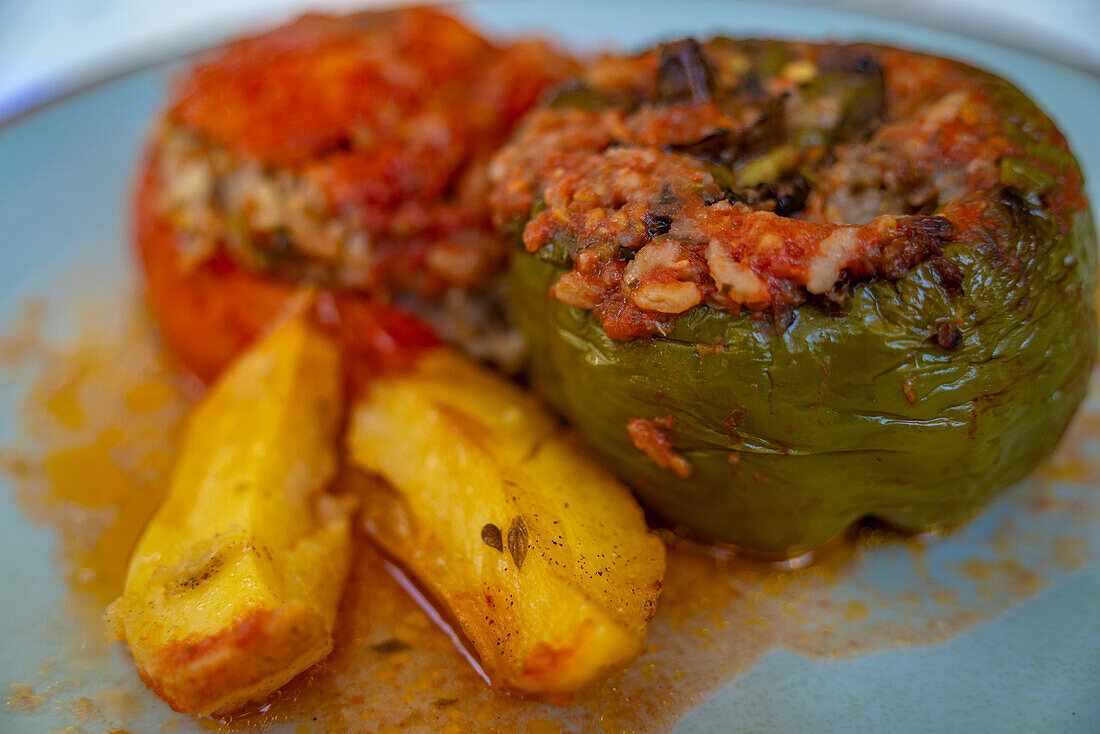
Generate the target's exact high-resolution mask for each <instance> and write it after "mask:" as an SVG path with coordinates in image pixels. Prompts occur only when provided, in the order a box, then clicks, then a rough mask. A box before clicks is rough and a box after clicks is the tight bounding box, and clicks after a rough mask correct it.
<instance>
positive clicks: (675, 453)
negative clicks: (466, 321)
mask: <svg viewBox="0 0 1100 734" xmlns="http://www.w3.org/2000/svg"><path fill="white" fill-rule="evenodd" d="M492 177H493V184H494V189H493V193H492V207H493V215H494V217H495V221H496V223H497V225H498V227H499V228H500V229H501V230H502V231H504V232H506V233H510V234H511V235H512V236H513V237H514V238H516V239H518V240H521V241H522V248H521V250H520V252H518V253H517V254H516V256H515V258H514V261H513V265H512V274H511V278H512V283H511V284H512V289H513V299H514V304H515V309H514V310H515V318H516V320H517V322H518V325H519V327H520V330H521V331H522V333H523V334H524V336H525V338H526V339H527V342H528V347H529V372H530V376H531V380H532V382H533V384H534V386H535V387H536V388H537V389H538V390H540V391H541V392H543V393H544V394H545V395H546V397H547V398H548V399H549V401H550V402H551V403H552V404H553V405H554V406H555V407H556V408H557V410H558V411H559V412H560V413H561V414H562V415H563V416H564V417H565V418H566V419H567V420H568V421H569V422H570V423H572V424H573V425H574V426H576V428H577V429H578V430H580V431H581V432H582V433H583V434H584V436H585V437H586V438H587V440H588V442H589V443H590V445H591V446H592V449H593V450H594V451H595V452H596V453H597V454H598V455H599V456H600V457H601V458H602V459H603V460H604V461H605V462H607V463H608V465H609V466H611V467H612V468H614V469H615V470H616V471H617V472H618V473H619V474H620V475H621V476H623V477H624V478H625V479H626V480H627V481H628V482H629V483H630V484H631V485H632V486H633V487H634V489H635V490H636V492H637V494H638V496H639V498H640V499H641V500H642V501H643V503H644V504H646V505H647V506H648V507H649V508H650V510H651V511H652V512H654V513H655V514H656V515H657V516H659V517H661V518H663V519H664V520H666V521H668V522H670V523H672V524H674V525H679V526H683V527H684V528H686V529H688V530H690V531H693V532H694V533H697V534H700V535H703V536H706V537H709V538H712V539H717V540H721V541H725V542H728V543H732V544H735V545H738V546H743V547H747V548H752V549H756V550H759V551H764V552H767V553H772V554H778V555H784V556H786V555H792V554H797V553H800V552H804V551H806V550H809V549H812V548H815V547H817V546H820V545H821V544H823V543H825V542H826V541H828V540H829V539H830V538H833V537H834V536H836V535H838V534H839V533H841V532H843V531H844V530H845V528H847V527H848V526H849V525H850V524H851V523H853V522H855V521H857V520H859V519H861V518H865V517H874V518H877V519H880V520H882V521H885V522H887V523H890V524H892V525H894V526H897V527H899V528H903V529H910V530H919V529H926V528H930V527H937V526H944V525H950V524H953V523H957V522H959V521H961V520H963V519H965V518H967V517H968V516H970V515H971V514H972V513H973V512H974V511H975V510H976V509H977V508H979V507H980V506H981V505H982V504H983V503H984V502H986V501H987V500H988V499H989V498H990V497H991V496H992V495H993V494H994V493H995V492H997V491H998V490H1000V489H1002V488H1004V487H1006V486H1008V485H1009V484H1011V483H1013V482H1015V481H1017V480H1019V479H1021V478H1022V477H1024V476H1026V475H1027V474H1028V473H1029V472H1030V471H1032V470H1033V469H1034V468H1035V467H1036V465H1037V464H1038V463H1039V462H1041V461H1042V460H1043V459H1044V458H1045V457H1046V456H1047V455H1048V454H1049V453H1050V452H1051V450H1052V449H1053V447H1054V446H1055V444H1056V443H1057V441H1058V439H1059V437H1060V436H1061V435H1062V433H1063V431H1064V430H1065V428H1066V426H1067V424H1068V422H1069V420H1070V419H1071V417H1072V415H1073V413H1074V411H1075V409H1076V407H1077V406H1078V404H1079V403H1080V401H1081V400H1082V398H1083V396H1084V394H1085V390H1086V384H1087V381H1088V376H1089V374H1090V371H1091V366H1092V363H1093V358H1094V354H1095V352H1096V346H1097V336H1096V316H1095V304H1094V290H1095V270H1096V235H1095V230H1094V226H1093V222H1092V219H1091V215H1090V212H1089V209H1088V203H1087V201H1086V199H1085V198H1084V195H1083V193H1082V178H1081V172H1080V169H1079V168H1078V165H1077V163H1076V161H1075V159H1074V158H1073V156H1072V155H1071V153H1070V152H1069V150H1068V147H1067V144H1066V142H1065V140H1064V138H1063V137H1062V135H1061V134H1060V133H1059V132H1058V130H1057V129H1056V127H1055V126H1054V124H1053V123H1052V122H1051V121H1050V120H1049V119H1048V118H1047V117H1046V116H1045V115H1044V114H1043V113H1042V112H1041V111H1040V110H1039V109H1038V108H1037V107H1036V106H1035V104H1034V103H1032V102H1031V101H1030V100H1029V99H1028V98H1027V97H1026V96H1025V95H1024V94H1023V93H1022V92H1020V91H1019V90H1017V89H1016V88H1015V87H1013V86H1012V85H1011V84H1009V83H1008V82H1005V81H1004V80H1001V79H999V78H997V77H994V76H992V75H990V74H988V73H985V72H982V71H979V70H976V69H974V68H971V67H968V66H966V65H963V64H960V63H957V62H953V61H949V60H944V59H939V58H934V57H931V56H926V55H922V54H917V53H913V52H908V51H904V50H899V49H891V48H883V47H876V46H865V45H861V46H838V45H814V44H804V43H784V42H774V41H735V40H730V39H725V38H716V39H713V40H711V41H709V42H707V43H705V44H699V43H697V42H695V41H691V40H682V41H677V42H674V43H669V44H664V45H661V46H659V47H657V48H656V49H653V50H650V51H647V52H645V53H642V54H640V55H637V56H632V57H627V58H608V59H604V60H602V61H600V62H598V63H596V64H594V65H593V66H590V67H589V68H587V69H586V70H585V71H584V72H583V73H582V75H581V76H579V77H578V78H577V79H575V80H574V81H573V82H570V83H567V84H566V85H565V86H563V87H561V88H560V89H559V90H558V92H557V93H556V94H555V95H554V96H553V97H552V98H551V99H550V100H549V101H548V103H547V105H545V107H544V108H543V109H540V110H538V111H536V112H534V113H532V114H531V115H529V116H528V118H527V120H526V121H525V123H524V124H523V125H522V126H521V128H520V130H519V131H518V133H517V134H516V135H515V136H514V137H513V139H512V140H511V142H510V143H509V145H508V146H507V147H506V148H505V149H504V150H503V151H501V153H499V154H498V156H497V158H496V159H495V161H494V163H493V166H492Z"/></svg>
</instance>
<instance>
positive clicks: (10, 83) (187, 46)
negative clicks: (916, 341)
mask: <svg viewBox="0 0 1100 734" xmlns="http://www.w3.org/2000/svg"><path fill="white" fill-rule="evenodd" d="M511 1H512V2H522V0H511ZM590 1H592V2H598V0H590ZM760 1H763V0H760ZM670 2H675V0H670ZM780 2H785V3H787V4H790V5H792V6H799V5H806V6H809V5H813V6H817V7H829V8H833V9H838V10H845V11H848V12H854V13H861V14H867V15H873V16H878V17H882V18H889V19H894V20H901V21H904V22H907V23H911V24H915V25H921V26H925V27H929V28H935V29H939V30H946V31H951V32H953V33H957V34H962V35H968V36H972V37H975V38H980V39H982V40H985V41H993V42H996V43H999V44H1001V45H1004V46H1010V47H1014V48H1017V49H1020V50H1024V51H1029V52H1031V53H1034V54H1037V55H1040V56H1045V57H1047V58H1051V59H1055V60H1058V61H1061V62H1062V63H1065V64H1068V65H1071V66H1075V67H1077V68H1079V69H1083V70H1086V71H1089V72H1091V73H1094V74H1100V0H818V1H817V2H815V1H814V0H780ZM372 4H374V5H380V4H383V3H381V2H378V0H0V119H2V118H4V117H7V116H10V115H12V114H15V113H17V112H19V111H21V110H24V109H27V108H29V107H31V106H33V105H35V104H37V103H39V102H42V101H45V100H47V99H49V98H51V97H54V96H56V95H58V94H61V93H64V92H65V91H68V90H70V89H73V88H75V87H79V86H81V85H83V84H86V83H88V82H90V81H94V80H96V79H99V78H102V77H104V76H109V75H111V74H116V73H120V72H122V71H125V70H127V69H129V68H133V67H134V66H136V65H139V64H143V63H149V62H152V61H156V60H160V59H164V58H170V57H172V56H175V55H178V54H181V53H183V52H186V51H189V50H192V49H193V48H194V47H195V45H196V44H197V43H205V42H212V41H215V40H219V39H221V38H224V37H226V36H228V35H232V34H233V33H235V32H239V31H241V30H243V29H246V28H250V27H255V26H256V25H257V24H261V25H262V24H266V23H269V22H275V21H277V20H279V19H282V18H286V17H288V16H291V15H293V14H295V13H298V12H301V11H302V10H305V9H309V8H331V7H335V8H350V7H364V6H367V5H372ZM385 4H393V3H392V2H387V3H385ZM792 12H797V7H793V8H792Z"/></svg>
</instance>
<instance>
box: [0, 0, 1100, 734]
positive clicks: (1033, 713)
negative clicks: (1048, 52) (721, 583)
mask: <svg viewBox="0 0 1100 734" xmlns="http://www.w3.org/2000/svg"><path fill="white" fill-rule="evenodd" d="M468 11H469V13H470V14H471V15H472V16H474V17H475V18H476V19H477V20H478V21H480V22H481V23H482V24H483V25H484V26H486V27H487V28H489V29H491V30H494V31H500V32H512V31H516V30H520V29H522V30H529V31H537V32H540V33H546V34H552V35H555V36H557V37H559V38H561V39H564V40H566V41H568V42H569V43H570V44H573V45H575V46H577V47H583V48H591V47H594V46H600V45H616V46H627V47H636V46H640V45H643V44H646V43H649V42H651V41H653V40H656V39H660V38H667V37H670V36H676V35H681V34H695V35H708V34H713V33H717V32H728V33H731V34H735V35H758V36H773V37H784V36H788V37H789V36H802V37H808V38H832V39H842V40H843V39H865V40H873V41H879V42H885V43H895V44H900V45H905V46H909V47H913V48H918V49H922V50H928V51H932V52H935V53H940V54H944V55H949V56H954V57H956V58H960V59H964V60H967V61H970V62H972V63H974V64H977V65H980V66H983V67H985V68H988V69H990V70H991V71H993V72H995V73H998V74H1001V75H1003V76H1005V77H1007V78H1008V79H1010V80H1012V81H1014V82H1016V83H1017V84H1018V85H1019V86H1021V87H1022V88H1023V89H1024V90H1025V91H1026V92H1028V93H1029V94H1031V95H1032V96H1033V98H1035V99H1036V100H1037V101H1038V102H1039V103H1040V104H1041V105H1042V106H1043V107H1044V108H1045V109H1046V110H1047V111H1048V112H1049V113H1050V114H1051V116H1052V117H1053V118H1055V120H1056V121H1057V122H1058V124H1059V125H1060V126H1061V128H1062V130H1063V131H1064V132H1065V133H1066V135H1067V137H1068V138H1069V140H1070V142H1071V145H1072V147H1073V149H1074V150H1075V152H1076V153H1077V155H1078V156H1079V158H1080V160H1081V161H1082V163H1083V164H1084V167H1085V170H1086V175H1087V177H1088V180H1089V182H1090V188H1089V191H1090V193H1091V198H1092V200H1093V201H1100V195H1098V194H1100V191H1098V189H1097V185H1098V184H1100V133H1098V132H1097V130H1098V121H1100V82H1098V80H1097V79H1095V78H1092V77H1089V76H1087V75H1084V74H1082V73H1080V72H1075V71H1072V70H1069V69H1067V68H1064V67H1061V66H1058V65H1056V64H1054V63H1051V62H1047V61H1042V60H1039V59H1036V58H1032V57H1029V56H1025V55H1022V54H1019V53H1015V52H1012V51H1009V50H1006V49H1002V48H998V47H995V46H991V45H987V44H982V43H978V42H974V41H970V40H966V39H962V38H958V37H953V36H949V35H945V34H941V33H935V32H931V31H925V30H919V29H914V28H908V27H904V26H900V25H896V24H891V23H887V22H881V21H875V20H870V19H866V18H859V17H855V16H850V15H844V14H838V13H831V12H821V11H814V10H808V9H795V8H770V7H767V6H765V5H755V4H738V3H724V2H671V1H668V2H647V1H645V0H631V1H629V2H601V3H595V2H591V3H586V2H566V3H563V2H549V1H548V2H532V3H527V2H523V3H520V2H497V3H475V4H472V5H470V6H468ZM201 41H202V39H196V46H197V45H199V44H200V43H201ZM166 74H167V70H166V69H165V68H164V67H158V68H152V69H149V70H145V71H140V72H137V73H135V74H133V75H130V76H126V77H124V78H121V79H118V80H116V81H111V82H108V83H104V84H102V85H100V86H97V87H95V88H93V89H90V90H88V91H85V92H83V93H80V94H78V95H76V96H73V97H71V98H68V99H65V100H62V101H59V102H57V103H54V104H51V105H49V106H47V107H46V108H44V109H41V110H39V111H37V112H34V113H33V114H30V115H28V116H25V117H23V118H22V119H19V120H17V121H14V122H10V123H8V124H6V125H5V126H4V127H3V128H0V251H2V253H3V263H2V267H0V303H2V305H3V308H4V309H5V311H4V313H5V314H8V318H10V317H11V315H12V314H14V312H15V309H16V308H17V306H18V304H19V303H21V302H22V301H23V300H24V299H25V298H27V297H28V296H32V295H43V294H47V295H49V294H50V287H51V284H53V283H55V282H57V281H55V279H54V278H55V277H56V276H59V275H62V274H64V275H68V276H70V277H69V281H68V282H71V274H72V270H73V268H74V267H76V264H78V263H79V264H80V266H81V267H82V268H86V270H85V272H86V278H87V279H88V280H96V279H102V280H103V283H102V284H103V285H106V286H107V287H108V288H111V287H114V286H113V283H114V282H115V281H117V282H118V283H119V287H120V288H121V289H124V285H125V284H127V283H129V282H130V278H129V276H128V275H125V273H128V272H129V268H130V265H129V263H128V248H127V232H126V218H125V205H126V200H127V196H128V191H129V189H128V187H129V183H130V176H131V174H132V172H133V170H134V167H135V156H136V154H137V151H138V145H139V142H140V140H141V139H142V137H143V135H144V133H145V132H146V129H147V127H148V125H149V121H150V119H151V118H152V116H153V115H154V113H155V111H156V110H157V107H158V104H159V102H160V100H161V90H162V88H163V86H164V83H165V79H166ZM20 389H21V387H20V385H19V383H18V382H16V381H14V380H13V379H11V378H10V376H6V375H5V376H4V377H3V380H2V381H0V411H2V412H0V442H3V443H10V442H11V441H13V440H14V439H15V438H16V436H17V432H16V426H15V419H14V411H15V408H16V406H18V405H19V403H20V401H21V399H22V394H21V393H20ZM1087 409H1088V410H1089V412H1100V401H1098V400H1097V398H1096V396H1095V393H1094V397H1093V398H1092V399H1091V400H1090V404H1089V405H1088V406H1087ZM1078 443H1079V448H1078V451H1079V453H1080V455H1081V456H1083V457H1084V458H1085V459H1086V460H1087V461H1098V460H1100V459H1098V458H1097V457H1098V456H1100V451H1098V446H1097V443H1096V441H1095V440H1092V439H1089V438H1086V439H1081V440H1080V441H1078ZM1089 476H1096V473H1095V472H1092V473H1090V474H1089ZM89 481H94V477H90V478H89ZM3 482H4V480H2V479H0V484H3ZM1037 486H1038V485H1036V484H1034V483H1025V485H1023V486H1021V487H1019V488H1016V489H1014V490H1012V491H1010V492H1009V493H1008V494H1007V495H1006V496H1005V497H1004V498H1003V499H1001V500H999V501H998V502H996V503H995V504H994V505H993V506H992V507H991V508H990V509H989V510H988V511H987V512H985V513H984V514H983V515H981V516H980V517H979V518H977V519H976V520H975V521H973V522H972V523H971V524H969V525H968V526H966V527H965V528H964V529H963V530H962V531H960V532H958V533H956V534H954V535H952V536H951V537H949V538H947V539H946V540H943V541H941V542H939V543H938V544H935V545H933V546H932V547H931V548H929V549H928V550H927V551H926V552H925V553H924V556H923V559H924V560H923V561H922V563H921V566H922V567H923V568H924V569H926V570H925V571H923V575H924V576H926V577H928V578H931V579H933V580H935V581H936V582H937V583H938V584H939V585H940V587H941V588H947V589H951V590H953V591H954V592H956V593H957V595H958V597H959V598H962V599H963V600H964V601H965V598H966V597H967V595H969V596H972V597H974V603H975V604H976V605H978V606H981V605H982V604H984V603H985V602H983V601H982V599H983V598H985V599H986V601H988V600H989V599H990V598H992V599H995V600H996V599H1002V597H1003V599H1002V601H1001V602H997V603H1000V604H1001V607H998V608H997V611H996V613H994V614H992V615H991V616H989V618H986V619H983V620H981V621H980V622H979V623H977V624H975V625H973V626H970V627H969V628H967V629H964V630H962V631H959V632H957V633H953V634H948V635H945V638H946V639H945V640H944V641H942V642H940V643H939V644H923V645H922V644H917V645H907V646H890V647H888V649H882V648H880V649H878V651H871V652H868V653H866V654H861V655H851V656H827V657H816V656H806V655H803V654H799V653H796V652H788V651H783V650H778V651H774V652H772V653H770V654H768V655H766V656H765V657H764V658H763V659H761V660H759V661H758V662H757V663H756V664H754V665H753V666H752V667H750V668H749V669H748V670H747V671H746V672H744V673H743V674H742V675H740V676H739V677H737V678H736V679H734V680H733V681H732V682H730V683H728V684H726V685H725V686H724V687H721V688H720V689H718V690H717V691H716V692H715V693H713V695H711V696H710V697H709V698H707V699H706V700H704V701H702V702H701V703H699V705H697V707H696V708H695V709H694V710H692V711H691V712H690V713H688V714H687V715H686V716H685V717H684V718H683V719H681V720H680V721H679V723H678V725H677V730H678V731H683V732H700V731H884V730H887V731H888V730H895V731H970V732H976V731H989V732H1003V731H1036V730H1053V731H1081V732H1086V731H1100V611H1098V610H1100V560H1098V558H1097V556H1098V554H1100V523H1098V522H1097V516H1098V510H1100V500H1098V499H1097V495H1098V494H1100V491H1098V490H1097V488H1096V487H1093V486H1089V481H1084V482H1082V481H1077V482H1076V483H1075V482H1065V481H1063V482H1062V483H1057V482H1053V480H1047V481H1046V482H1045V484H1044V485H1043V486H1044V487H1045V489H1043V492H1045V493H1046V495H1045V496H1047V497H1048V498H1049V497H1052V496H1053V497H1055V498H1057V499H1058V500H1059V502H1061V503H1062V505H1064V506H1065V507H1068V508H1070V509H1068V510H1066V511H1063V512H1059V511H1044V510H1042V509H1041V507H1040V505H1041V503H1037V502H1035V501H1034V500H1035V497H1034V496H1032V493H1035V492H1038V491H1039V490H1038V489H1036V487H1037ZM1036 496H1037V495H1036ZM1036 507H1040V509H1038V510H1037V509H1035V508H1036ZM1006 524H1011V525H1013V526H1014V527H1016V528H1018V530H1019V532H1020V538H1021V540H1020V542H1019V543H1018V544H1017V543H1016V542H1015V541H1014V540H1013V539H1012V538H1009V539H1008V542H1007V544H1008V545H1010V546H1012V552H1013V553H1015V556H1014V558H1015V559H1016V561H1017V562H1018V563H1019V564H1021V566H1022V567H1025V568H1026V569H1028V570H1029V571H1030V572H1032V573H1033V575H1034V576H1035V577H1037V578H1038V579H1040V583H1039V584H1038V586H1037V588H1039V591H1038V592H1037V593H1034V594H1032V593H1031V592H1030V591H1023V590H1019V589H1012V588H999V589H993V590H990V589H983V588H981V584H977V583H975V582H974V580H973V578H968V577H967V575H966V574H965V573H961V572H960V570H959V569H960V568H963V567H965V564H966V562H967V560H968V559H974V558H981V557H984V556H986V555H988V554H989V553H991V552H992V551H991V550H990V549H991V548H994V547H999V548H1001V550H1002V552H1003V550H1004V549H1003V546H1004V545H1005V544H1006V543H1005V538H1003V537H1002V538H1001V539H1000V540H999V541H997V540H996V537H995V536H997V534H998V533H1001V532H1003V529H1004V528H1005V527H1006ZM1066 538H1072V539H1073V543H1074V545H1073V547H1074V549H1075V553H1076V554H1077V556H1076V560H1075V561H1074V562H1072V563H1068V564H1067V563H1058V562H1056V560H1057V559H1058V558H1059V556H1058V553H1057V552H1056V550H1057V548H1060V547H1062V546H1061V545H1059V544H1060V543H1062V544H1064V543H1065V542H1066ZM995 541H996V542H995ZM998 543H999V544H1000V545H998ZM54 544H55V540H54V538H53V536H52V533H51V531H49V530H47V529H44V528H42V527H39V526H36V525H33V524H31V523H30V522H29V521H27V520H26V518H25V517H24V515H23V514H22V512H21V511H20V509H19V508H18V506H17V505H16V503H15V502H14V500H13V497H12V494H11V492H10V491H9V487H8V486H7V485H6V484H3V486H0V696H3V695H6V688H7V684H8V683H9V682H13V681H33V680H36V676H37V675H38V673H37V672H36V671H37V668H38V665H39V664H40V663H41V662H42V661H43V660H46V659H49V658H54V659H62V660H63V659H64V658H65V655H66V653H67V650H66V649H65V648H64V647H59V643H58V642H57V640H59V639H64V636H63V635H61V636H59V635H58V630H57V627H58V625H59V624H64V615H63V614H60V613H59V611H58V606H59V604H60V600H61V599H62V596H63V594H64V585H63V583H62V580H61V579H60V576H59V573H60V572H59V569H58V567H57V566H56V565H55V563H54V561H53V560H52V553H53V548H54ZM916 573H917V570H916V567H915V565H914V564H913V563H912V559H911V558H910V557H909V551H907V550H906V549H905V548H903V547H902V546H900V545H894V546H886V547H882V548H876V549H874V550H873V551H872V552H870V553H868V554H866V555H865V557H863V558H862V559H861V560H860V561H859V562H858V564H856V565H854V566H853V568H851V569H850V570H849V572H848V573H846V574H844V575H843V576H842V578H841V580H840V581H839V582H838V584H837V586H836V587H835V588H834V589H833V590H832V592H830V593H831V594H832V595H833V596H834V597H836V598H844V597H845V595H848V596H850V597H851V598H853V599H864V598H882V594H889V593H891V591H892V590H897V589H903V588H908V587H909V586H912V585H913V584H916V585H917V587H919V583H918V582H919V579H918V580H916V581H915V580H914V578H913V577H914V574H916ZM1017 592H1018V593H1017ZM876 594H877V595H878V596H877V597H876V596H875V595H876ZM910 601H912V599H910ZM990 604H994V603H993V602H989V603H988V604H986V607H989V606H990ZM994 606H995V604H994ZM875 609H876V611H875V612H874V613H873V614H872V615H871V619H876V618H878V617H882V616H883V615H887V616H888V615H889V614H890V613H891V609H890V605H889V604H885V606H884V605H883V604H879V605H878V606H877V607H875ZM59 620H61V621H59ZM929 620H930V621H929V624H932V623H934V620H932V618H931V617H930V618H929ZM103 665H104V668H103V670H102V679H103V680H104V681H114V680H126V679H128V678H132V677H133V672H132V668H131V667H130V664H129V662H128V661H127V660H126V658H125V655H124V653H123V652H122V651H121V650H120V649H118V646H115V649H113V650H112V652H111V653H110V655H109V656H108V657H107V659H106V660H105V661H104V663H103ZM135 690H137V689H136V688H135ZM66 695H73V691H72V690H70V691H68V692H67V693H66ZM140 695H144V696H147V697H148V698H150V699H152V694H147V693H140ZM0 701H2V699H0ZM135 715H137V716H139V718H138V720H136V721H116V722H112V723H113V724H115V725H117V726H119V727H124V728H126V729H129V730H131V731H156V730H160V729H161V727H162V726H163V725H165V723H166V722H167V721H168V720H169V719H174V720H175V722H176V723H175V724H172V725H170V726H171V727H172V730H174V731H185V730H186V731H190V730H196V731H199V730H201V727H200V726H199V725H198V724H196V723H195V722H192V721H191V720H189V719H186V718H183V717H178V716H173V715H171V714H170V712H168V711H167V709H166V708H164V707H163V706H162V705H160V704H159V703H157V702H155V699H152V701H143V705H142V706H141V707H140V714H135ZM75 723H78V722H77V721H76V720H75V719H74V718H73V715H72V714H71V712H69V713H66V712H65V711H59V710H57V709H56V707H54V708H51V707H48V706H45V707H43V708H42V709H40V710H39V711H37V712H33V713H16V712H14V711H13V710H11V709H7V710H6V709H4V708H0V731H4V732H16V731H27V732H38V731H48V730H50V729H54V728H59V727H63V726H67V725H70V724H75ZM293 728H294V727H293V726H289V727H288V730H293Z"/></svg>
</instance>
